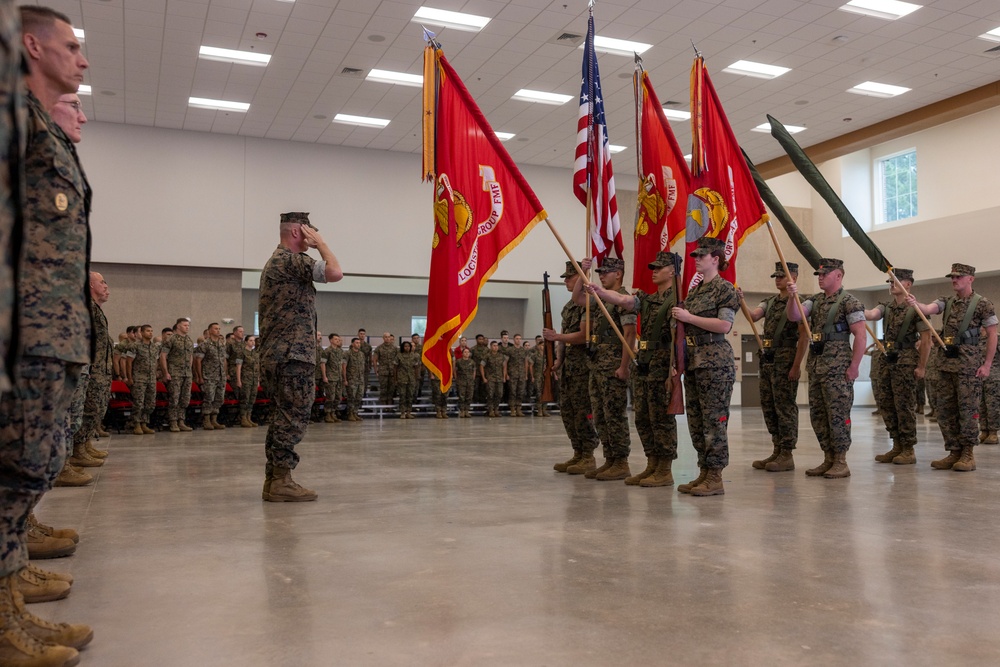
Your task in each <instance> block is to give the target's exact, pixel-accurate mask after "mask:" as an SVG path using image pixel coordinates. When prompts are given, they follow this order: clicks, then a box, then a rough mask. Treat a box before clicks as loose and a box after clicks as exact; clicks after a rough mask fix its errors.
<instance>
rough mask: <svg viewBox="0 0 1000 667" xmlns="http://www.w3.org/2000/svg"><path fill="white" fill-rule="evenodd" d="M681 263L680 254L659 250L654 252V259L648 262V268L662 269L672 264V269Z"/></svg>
mask: <svg viewBox="0 0 1000 667" xmlns="http://www.w3.org/2000/svg"><path fill="white" fill-rule="evenodd" d="M680 265H681V256H680V255H678V254H676V253H672V252H666V251H664V250H661V251H660V252H658V253H656V259H654V260H653V261H652V262H650V263H649V268H651V269H662V268H663V267H665V266H672V267H674V269H677V268H679V267H680Z"/></svg>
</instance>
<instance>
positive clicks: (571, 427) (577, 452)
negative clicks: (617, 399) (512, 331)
mask: <svg viewBox="0 0 1000 667" xmlns="http://www.w3.org/2000/svg"><path fill="white" fill-rule="evenodd" d="M560 277H561V278H562V279H563V282H564V284H565V285H566V289H567V290H568V291H570V292H574V291H575V290H576V284H577V281H579V280H580V275H579V274H578V273H577V272H576V269H575V267H574V266H573V262H566V270H565V271H564V272H563V273H562V275H561V276H560ZM584 315H585V307H584V306H581V305H579V304H577V303H575V302H574V301H573V300H572V299H570V300H569V301H568V302H566V305H565V306H563V309H562V313H561V318H562V322H561V324H560V331H561V333H559V332H556V331H554V330H552V329H542V337H543V338H544V339H545V340H547V341H552V342H554V343H557V346H556V356H557V359H556V361H555V363H554V364H553V366H554V368H553V374H555V373H558V377H559V416H560V417H561V418H562V423H563V428H565V429H566V435H567V436H568V437H569V442H570V445H571V446H572V447H573V456H572V457H571V458H570V459H569V460H568V461H565V462H562V463H556V464H555V465H554V466H552V469H553V470H555V471H556V472H565V473H569V474H571V475H584V474H586V473H588V472H590V471H592V470H594V469H596V467H597V462H596V461H595V460H594V450H595V449H597V445H598V443H599V442H600V441H599V439H598V437H597V430H596V429H595V428H594V422H593V421H592V419H591V416H590V414H591V413H590V409H591V408H590V360H589V359H588V356H587V332H586V331H584V330H583V323H584ZM553 379H554V378H553Z"/></svg>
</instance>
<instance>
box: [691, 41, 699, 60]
mask: <svg viewBox="0 0 1000 667" xmlns="http://www.w3.org/2000/svg"><path fill="white" fill-rule="evenodd" d="M691 48H692V49H694V55H695V57H696V58H701V51H699V50H698V47H697V46H695V44H694V40H693V39H692V40H691Z"/></svg>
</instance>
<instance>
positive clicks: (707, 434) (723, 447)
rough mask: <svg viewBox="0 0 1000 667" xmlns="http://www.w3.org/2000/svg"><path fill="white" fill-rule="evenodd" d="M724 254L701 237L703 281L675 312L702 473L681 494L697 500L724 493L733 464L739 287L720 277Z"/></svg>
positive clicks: (697, 254) (698, 262) (698, 255)
mask: <svg viewBox="0 0 1000 667" xmlns="http://www.w3.org/2000/svg"><path fill="white" fill-rule="evenodd" d="M725 252H726V246H725V242H724V241H723V240H722V239H716V238H707V237H702V238H701V239H699V241H698V247H697V248H696V249H695V250H694V251H693V252H692V253H691V256H692V257H694V258H695V266H696V267H697V270H698V272H699V273H701V274H702V275H703V279H702V281H701V282H700V283H699V284H698V285H697V286H696V287H694V288H691V289H690V290H688V293H687V298H686V299H685V300H684V304H683V306H678V307H676V308H674V310H673V315H674V317H675V318H676V319H677V320H678V321H681V322H684V334H685V342H686V343H687V365H686V370H685V373H684V394H685V396H684V407H685V410H686V412H687V421H688V433H690V434H691V443H692V444H693V445H694V448H695V451H697V452H698V467H699V469H700V470H701V472H700V474H699V476H698V478H696V479H695V480H693V481H692V482H690V483H689V484H685V485H681V486H679V487H677V490H678V491H680V492H681V493H690V494H691V495H694V496H712V495H722V494H724V493H725V488H724V487H723V483H722V470H723V469H725V467H726V466H727V465H729V436H728V428H729V402H730V399H731V398H732V394H733V383H734V382H735V381H736V364H735V362H734V359H733V348H732V346H731V345H730V344H729V341H728V340H727V339H726V334H727V333H728V332H729V331H730V330H731V328H732V324H733V320H734V319H735V318H736V311H737V310H738V309H739V307H740V304H739V297H738V296H737V294H736V288H735V287H733V285H732V284H731V283H730V282H729V281H727V280H725V279H724V278H722V276H720V275H719V271H722V270H724V269H725V267H726V260H725ZM699 480H700V481H699Z"/></svg>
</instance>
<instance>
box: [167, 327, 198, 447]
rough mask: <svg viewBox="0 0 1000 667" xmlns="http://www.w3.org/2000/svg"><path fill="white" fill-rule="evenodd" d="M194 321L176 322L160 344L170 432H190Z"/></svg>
mask: <svg viewBox="0 0 1000 667" xmlns="http://www.w3.org/2000/svg"><path fill="white" fill-rule="evenodd" d="M190 328H191V323H190V322H189V321H187V320H186V319H184V318H181V319H179V320H178V321H177V323H176V324H174V333H173V335H172V336H170V338H169V339H167V341H166V342H165V343H162V344H161V345H160V368H161V369H162V370H163V378H164V383H165V384H166V385H167V420H168V421H169V422H170V431H171V432H173V433H177V432H178V431H190V430H191V427H190V426H188V425H187V422H186V419H187V409H188V405H190V403H191V382H192V373H193V372H194V371H193V369H192V362H193V361H194V343H192V342H191V337H190V336H188V331H189V330H190Z"/></svg>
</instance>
